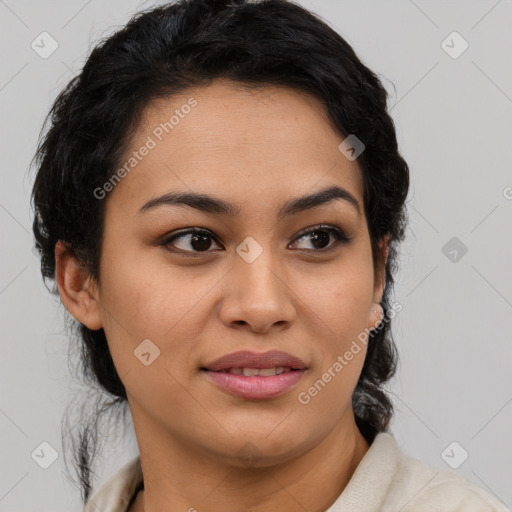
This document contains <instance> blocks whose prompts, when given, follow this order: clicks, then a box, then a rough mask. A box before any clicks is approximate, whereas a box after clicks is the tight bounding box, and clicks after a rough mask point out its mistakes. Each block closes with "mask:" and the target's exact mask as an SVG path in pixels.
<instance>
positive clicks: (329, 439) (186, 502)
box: [130, 409, 369, 512]
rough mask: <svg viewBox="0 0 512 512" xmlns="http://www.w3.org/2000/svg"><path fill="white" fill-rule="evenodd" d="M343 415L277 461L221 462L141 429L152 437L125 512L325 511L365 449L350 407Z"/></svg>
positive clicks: (143, 448)
mask: <svg viewBox="0 0 512 512" xmlns="http://www.w3.org/2000/svg"><path fill="white" fill-rule="evenodd" d="M347 414H348V417H347V418H343V419H342V421H340V422H339V423H338V424H337V425H336V427H335V428H334V429H333V430H332V431H331V432H330V433H329V434H328V435H327V436H326V437H325V438H324V439H323V440H322V441H321V442H320V443H319V444H317V445H316V446H314V447H310V448H309V449H307V448H298V449H297V454H296V455H295V456H293V455H292V456H289V457H288V458H287V459H286V460H283V461H281V462H278V463H272V461H271V460H270V459H269V460H268V461H267V460H265V462H263V458H262V459H261V460H260V461H259V464H258V466H257V467H256V465H254V464H253V465H252V466H251V467H245V468H244V467H240V465H239V464H237V463H234V462H233V461H232V460H231V464H230V461H229V460H226V461H222V462H221V461H219V457H218V456H217V457H215V456H211V455H210V454H207V453H201V452H199V451H198V450H197V448H195V447H193V446H187V443H186V442H185V443H179V442H176V440H169V436H168V434H167V436H163V435H160V436H159V435H158V434H159V432H158V430H155V431H154V432H151V433H149V432H147V431H146V432H145V434H144V436H143V438H144V439H151V440H152V442H151V443H150V444H142V443H140V442H139V449H140V455H141V464H142V470H143V474H144V490H143V491H140V492H139V494H138V496H137V499H136V501H135V503H134V505H133V507H132V508H131V509H130V512H142V511H144V512H155V511H157V510H188V511H190V512H194V510H196V509H197V510H201V509H203V510H206V509H208V510H210V511H212V512H218V511H219V512H220V511H223V512H225V511H226V510H246V509H247V510H251V511H252V512H263V511H265V512H266V511H268V510H269V509H270V510H326V509H327V508H329V507H330V506H331V505H332V503H334V501H336V499H337V498H338V496H339V495H340V494H341V493H342V492H343V490H344V488H345V487H346V485H347V484H348V482H349V481H350V478H351V477H352V475H353V473H354V471H355V470H356V468H357V466H358V464H359V463H360V461H361V460H362V458H363V457H364V455H365V454H366V452H367V451H368V448H369V445H368V443H367V441H366V439H365V438H364V437H363V436H362V434H361V433H360V432H359V430H358V429H357V427H356V424H355V421H354V417H353V411H352V409H350V411H349V412H348V413H347ZM350 418H351V419H352V421H347V420H350ZM347 425H348V427H347ZM136 432H137V429H136ZM160 434H161V432H160ZM154 436H156V437H154ZM163 446H165V447H166V448H165V449H162V447H163Z"/></svg>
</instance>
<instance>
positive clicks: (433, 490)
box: [83, 432, 511, 512]
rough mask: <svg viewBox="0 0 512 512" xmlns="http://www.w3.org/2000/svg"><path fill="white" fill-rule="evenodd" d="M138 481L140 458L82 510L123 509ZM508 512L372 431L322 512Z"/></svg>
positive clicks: (388, 437)
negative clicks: (353, 468)
mask: <svg viewBox="0 0 512 512" xmlns="http://www.w3.org/2000/svg"><path fill="white" fill-rule="evenodd" d="M141 484H142V470H141V465H140V457H139V456H137V457H135V458H133V459H131V460H130V461H129V462H128V463H126V464H125V465H124V466H123V467H122V468H121V469H119V470H118V471H117V472H116V473H115V474H114V475H113V476H112V477H110V479H109V480H107V482H106V483H105V484H104V485H103V486H102V487H100V489H99V490H98V491H97V492H96V493H95V494H94V495H93V496H92V498H91V499H90V500H89V501H88V503H87V504H86V505H85V508H84V509H83V512H98V511H99V510H101V511H102V512H127V510H128V508H129V506H131V501H132V499H133V498H134V496H135V494H136V492H137V491H138V489H139V486H140V485H141ZM397 511H401V512H433V511H435V512H441V511H442V512H511V511H510V509H508V508H507V507H505V505H504V504H503V503H502V502H501V501H500V500H498V499H497V498H495V497H494V496H492V495H491V494H489V493H487V492H486V491H484V490H482V489H480V488H479V487H477V486H476V485H474V484H472V483H471V482H469V481H468V480H466V479H464V478H462V477H461V476H459V475H457V474H456V473H454V472H453V471H451V470H448V469H446V470H444V469H437V468H434V467H431V466H429V465H427V464H425V463H423V462H421V461H419V460H417V459H414V458H412V457H409V456H407V455H405V454H404V453H402V452H401V451H400V449H399V447H398V445H397V443H396V441H395V438H394V437H393V436H392V435H391V434H388V433H383V432H381V433H380V434H377V436H376V437H375V439H374V441H373V443H372V444H371V445H370V448H369V450H368V451H367V452H366V454H365V456H364V457H363V459H362V460H361V462H360V463H359V465H358V466H357V468H356V471H355V472H354V474H353V475H352V478H351V479H350V481H349V483H348V484H347V486H346V487H345V489H344V490H343V492H342V493H341V494H340V496H339V497H338V499H337V500H336V501H335V502H334V503H333V504H332V505H331V506H330V507H329V508H328V509H327V510H326V512H397Z"/></svg>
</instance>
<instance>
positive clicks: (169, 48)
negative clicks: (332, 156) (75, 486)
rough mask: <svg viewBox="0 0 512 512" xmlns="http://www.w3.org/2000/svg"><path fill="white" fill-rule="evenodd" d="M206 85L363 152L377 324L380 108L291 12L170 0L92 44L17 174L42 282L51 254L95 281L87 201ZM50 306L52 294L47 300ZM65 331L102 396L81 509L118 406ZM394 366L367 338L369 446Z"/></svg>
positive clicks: (360, 413) (392, 143) (94, 338)
mask: <svg viewBox="0 0 512 512" xmlns="http://www.w3.org/2000/svg"><path fill="white" fill-rule="evenodd" d="M217 78H228V79H231V80H233V81H236V82H238V83H240V84H243V85H245V86H247V87H258V86H263V85H274V86H281V87H287V88H290V89H294V90H296V91H298V92H306V93H308V94H310V95H312V96H314V97H315V98H316V99H318V100H319V101H320V102H321V103H322V105H324V106H325V108H326V111H327V113H328V119H329V122H330V123H332V126H333V128H335V129H336V130H337V131H338V132H339V133H341V134H343V135H344V136H348V135H349V134H354V135H355V136H357V138H358V139H360V140H361V141H362V142H363V143H364V145H365V151H364V152H363V153H362V154H361V155H360V156H359V157H358V160H357V161H358V163H359V166H360V168H361V171H362V175H363V182H364V210H365V215H366V219H367V223H368V230H369V234H370V240H371V247H372V254H373V261H374V266H375V268H377V267H376V265H377V264H378V263H379V262H381V263H382V261H383V259H382V258H383V251H382V250H381V247H380V246H379V242H380V241H382V240H383V239H384V238H386V237H387V240H388V258H387V261H386V264H385V278H386V283H385V288H384V293H383V297H382V301H381V306H382V307H383V310H384V314H385V315H386V314H387V312H388V311H389V310H390V294H391V290H392V286H393V282H394V281H393V276H394V274H395V271H396V270H397V255H398V250H397V248H398V243H399V242H400V241H401V240H402V239H403V238H404V232H405V227H406V211H405V200H406V196H407V193H408V188H409V169H408V166H407V163H406V162H405V161H404V159H403V158H402V157H401V155H400V154H399V151H398V147H397V139H396V133H395V126H394V123H393V120H392V118H391V117H390V115H389V113H388V111H387V100H388V94H387V92H386V90H385V89H384V87H383V86H382V84H381V82H380V80H379V78H378V77H377V75H376V74H375V73H374V72H372V71H371V70H370V69H368V68H367V67H366V66H365V65H364V64H363V63H362V62H361V61H360V60H359V58H358V57H357V56H356V54H355V52H354V50H353V49H352V47H351V46H350V45H349V44H348V43H347V42H346V41H345V40H344V39H343V38H342V37H341V36H340V35H339V34H338V33H337V32H336V31H334V30H333V29H332V28H330V27H329V25H328V24H327V23H326V22H325V21H324V20H323V19H322V18H320V17H319V16H318V15H316V14H314V13H311V12H309V11H308V10H306V9H305V8H303V7H302V6H300V5H298V4H297V3H295V2H293V1H292V0H254V1H251V0H178V1H176V2H172V3H168V4H166V5H164V6H158V7H156V8H151V9H147V10H145V11H141V12H138V13H137V14H135V15H134V16H133V17H132V18H131V20H130V21H129V22H128V23H127V24H126V25H125V26H124V27H122V28H121V29H120V30H118V31H117V32H115V33H114V34H113V35H110V36H109V37H105V38H103V39H102V40H101V41H99V42H98V43H97V44H96V46H95V47H94V48H93V50H92V51H91V53H90V55H89V57H88V59H87V60H86V62H85V64H84V66H83V69H82V70H81V72H80V73H79V74H78V75H77V76H75V77H74V78H73V79H72V80H71V81H70V82H69V83H68V84H67V85H66V86H65V88H64V89H63V90H62V91H61V92H60V94H59V95H58V96H57V98H56V100H55V102H54V103H53V105H52V108H51V110H50V112H49V113H48V115H47V117H46V119H45V122H44V124H43V127H42V129H41V133H40V134H39V140H38V147H37V150H36V153H35V155H34V158H33V159H32V162H31V166H32V165H34V163H35V164H36V165H35V166H36V171H37V172H36V177H35V182H34V186H33V190H32V197H31V200H32V207H33V210H34V220H33V233H34V236H35V240H36V248H37V250H38V251H39V253H40V256H41V272H42V275H43V279H44V281H45V282H46V280H47V279H51V280H55V271H56V269H55V265H56V262H55V245H56V243H57V242H58V241H59V240H62V241H63V242H65V243H66V245H68V246H69V247H70V248H71V249H72V250H73V252H74V254H75V256H76V257H77V258H78V259H79V261H80V262H82V263H83V264H84V265H85V266H86V267H87V269H88V271H89V273H90V276H91V277H92V278H94V279H99V275H100V268H99V255H100V249H101V244H102V233H103V223H104V209H105V201H99V200H97V199H94V197H93V191H94V190H95V189H96V188H97V187H100V186H101V185H102V184H104V183H105V182H106V181H107V180H108V179H110V177H111V176H112V175H113V174H114V172H115V170H116V169H117V168H118V165H119V163H120V161H121V158H122V155H123V154H125V152H126V150H127V148H128V147H129V144H130V137H131V136H132V135H133V133H134V131H135V130H136V127H137V123H138V121H139V120H140V119H141V115H142V112H143V110H144V108H145V107H146V106H147V105H148V104H149V102H150V101H152V100H154V99H158V98H163V97H170V96H172V95H173V94H177V93H179V92H182V91H185V90H187V89H188V88H191V87H194V86H202V85H209V84H211V83H212V82H213V81H214V80H215V79H217ZM48 125H49V126H48ZM52 293H53V294H56V295H57V294H58V290H57V289H56V287H54V288H53V290H52ZM68 320H70V322H71V323H70V325H71V327H72V329H75V330H76V336H77V339H78V341H79V345H80V364H81V372H79V373H80V374H81V375H82V377H83V378H85V379H86V381H87V383H88V385H90V386H92V385H96V386H97V389H98V390H99V391H100V393H101V394H102V395H101V397H100V399H99V400H98V402H97V406H96V410H95V411H94V412H93V413H92V414H90V417H89V418H88V421H85V420H84V421H82V422H81V423H80V428H79V432H78V434H76V436H75V438H73V437H72V439H75V441H76V442H75V441H73V442H74V444H73V452H74V466H75V469H76V472H77V475H78V478H79V483H80V488H81V493H82V499H83V501H84V503H85V502H86V501H87V500H88V498H89V496H90V492H91V489H92V485H91V473H93V472H92V470H91V467H92V463H93V461H94V459H95V457H96V453H97V448H98V434H97V426H98V417H99V415H101V414H102V413H103V412H105V411H108V410H109V409H111V408H112V406H115V405H121V406H126V404H127V396H126V390H125V387H124V385H123V383H122V382H121V379H120V378H119V375H118V373H117V371H116V368H115V366H114V363H113V360H112V357H111V354H110V352H109V349H108V345H107V339H106V337H105V332H104V330H103V329H99V330H94V331H93V330H90V329H88V328H87V327H86V326H85V325H83V324H80V323H79V322H78V321H76V320H73V319H71V318H68ZM397 358H398V355H397V352H396V347H395V344H394V341H393V338H392V333H391V322H387V323H386V324H385V325H383V326H382V328H381V329H378V330H375V331H371V332H370V336H369V340H368V348H367V354H366V359H365V362H364V366H363V368H362V372H361V375H360V377H359V380H358V382H357V386H356V388H355V391H354V393H353V397H352V404H353V408H354V414H355V419H356V424H357V426H358V428H359V430H360V431H361V433H362V434H363V435H364V437H365V438H366V439H367V440H368V442H369V443H371V442H372V441H373V439H374V437H375V435H376V434H377V433H378V432H382V431H386V430H387V429H388V425H389V422H390V419H391V416H392V414H393V406H392V403H391V400H390V399H389V397H388V395H387V393H386V391H385V389H384V388H383V384H384V383H386V382H387V381H388V380H389V379H390V378H391V377H392V376H393V375H394V373H395V371H396V365H397ZM89 412H90V411H89ZM82 413H83V414H82V419H84V417H85V411H82ZM70 430H71V429H68V430H67V431H66V435H67V434H68V433H70Z"/></svg>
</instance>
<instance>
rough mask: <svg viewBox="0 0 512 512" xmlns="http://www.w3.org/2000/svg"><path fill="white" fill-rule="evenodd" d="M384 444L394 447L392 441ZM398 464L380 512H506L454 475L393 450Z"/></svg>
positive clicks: (503, 506) (483, 492)
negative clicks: (390, 444)
mask: <svg viewBox="0 0 512 512" xmlns="http://www.w3.org/2000/svg"><path fill="white" fill-rule="evenodd" d="M385 435H386V436H389V437H390V438H391V439H387V440H386V441H387V442H390V443H392V444H393V443H394V444H395V445H396V442H395V441H394V438H393V437H392V436H390V435H389V434H385ZM396 450H397V455H398V464H397V466H396V472H395V475H394V477H393V479H392V481H391V483H390V486H389V488H388V493H387V499H386V502H385V504H384V507H383V508H382V512H391V511H392V510H393V511H394V512H396V510H401V511H402V512H427V511H428V512H431V511H432V510H443V512H510V510H509V509H508V508H507V507H506V506H505V505H504V504H503V503H502V502H501V501H500V500H499V499H497V498H495V497H494V496H493V495H492V494H490V493H488V492H487V491H484V490H483V489H481V488H480V487H478V486H477V485H475V484H473V483H472V482H470V481H469V480H467V479H465V478H463V477H461V476H460V475H458V474H457V473H455V472H454V471H450V470H447V469H439V468H435V467H433V466H430V465H428V464H426V463H424V462H422V461H420V460H418V459H415V458H413V457H411V456H409V455H407V454H405V453H403V452H402V451H401V450H399V448H398V446H396Z"/></svg>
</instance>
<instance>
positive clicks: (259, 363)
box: [204, 350, 306, 372]
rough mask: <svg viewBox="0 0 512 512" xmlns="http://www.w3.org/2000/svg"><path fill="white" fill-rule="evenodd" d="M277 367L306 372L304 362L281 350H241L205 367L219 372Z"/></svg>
mask: <svg viewBox="0 0 512 512" xmlns="http://www.w3.org/2000/svg"><path fill="white" fill-rule="evenodd" d="M277 366H289V367H290V368H293V369H294V370H305V369H306V365H305V364H304V361H303V360H302V359H300V358H298V357H295V356H292V355H291V354H288V353H286V352H281V351H280V350H269V351H268V352H252V351H249V350H241V351H239V352H232V353H231V354H227V355H225V356H222V357H220V358H219V359H216V360H215V361H212V362H210V363H207V364H205V365H204V368H205V369H206V370H209V371H211V372H219V371H222V370H229V369H230V368H274V367H277Z"/></svg>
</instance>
